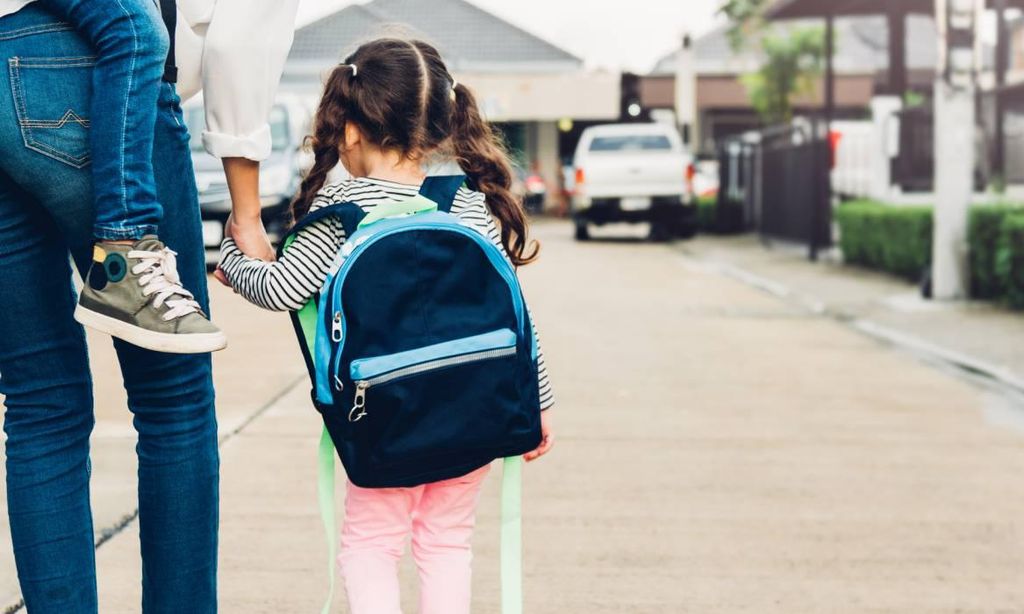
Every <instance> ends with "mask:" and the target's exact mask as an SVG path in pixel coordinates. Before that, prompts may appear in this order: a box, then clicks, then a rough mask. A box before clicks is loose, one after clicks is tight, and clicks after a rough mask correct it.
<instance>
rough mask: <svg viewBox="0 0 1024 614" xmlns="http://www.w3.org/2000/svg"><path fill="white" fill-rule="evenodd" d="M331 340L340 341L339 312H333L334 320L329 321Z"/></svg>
mask: <svg viewBox="0 0 1024 614" xmlns="http://www.w3.org/2000/svg"><path fill="white" fill-rule="evenodd" d="M331 341H334V342H335V343H340V342H341V312H340V311H335V312H334V320H333V321H332V322H331Z"/></svg>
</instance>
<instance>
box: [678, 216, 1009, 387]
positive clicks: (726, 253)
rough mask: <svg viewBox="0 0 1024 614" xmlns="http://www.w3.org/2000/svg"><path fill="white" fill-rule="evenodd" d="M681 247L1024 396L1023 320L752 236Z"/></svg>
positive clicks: (716, 265) (739, 275)
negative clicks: (924, 293)
mask: <svg viewBox="0 0 1024 614" xmlns="http://www.w3.org/2000/svg"><path fill="white" fill-rule="evenodd" d="M679 248H680V249H681V250H682V251H683V253H685V254H687V255H689V256H692V257H693V258H696V259H698V260H699V261H700V262H702V263H705V264H708V265H710V266H712V268H714V269H716V270H717V271H718V272H720V273H723V274H725V275H729V276H731V277H734V278H736V279H739V280H740V281H743V282H745V283H747V284H749V285H753V286H755V287H759V288H761V289H762V290H765V291H767V292H769V293H771V294H774V295H776V296H778V297H779V298H782V299H785V300H788V301H790V302H794V303H796V304H799V305H802V306H803V307H805V308H808V309H810V310H812V311H817V312H820V313H822V314H823V315H828V316H831V317H833V318H836V319H838V320H841V321H845V322H849V323H852V324H854V325H856V326H858V327H860V328H861V329H862V330H863V331H864V332H867V333H869V334H874V335H878V336H880V337H882V338H883V339H885V338H888V339H889V340H891V341H893V342H895V343H897V344H898V345H905V346H907V347H908V348H910V349H921V350H923V351H924V352H925V353H935V354H937V355H938V356H941V357H943V358H945V359H948V360H951V361H953V362H958V363H962V365H961V366H963V367H965V368H968V369H972V370H983V371H987V372H988V373H989V374H990V375H993V376H996V377H998V378H1000V379H1002V380H1003V381H1004V382H1005V383H1009V384H1012V385H1013V386H1014V387H1016V388H1018V389H1019V390H1020V391H1021V392H1024V313H1020V312H1013V311H1010V310H1008V309H1005V308H1002V307H1000V306H999V305H995V304H992V303H986V302H981V301H963V302H935V301H928V300H925V299H924V298H922V297H921V293H920V288H919V287H918V286H917V285H916V284H913V283H910V282H906V281H904V280H902V279H899V278H897V277H894V276H892V275H888V274H885V273H878V272H874V271H869V270H865V269H861V268H857V267H851V266H844V265H842V264H840V263H838V262H836V261H835V260H834V259H833V260H831V261H830V260H825V261H823V262H819V263H811V262H809V261H808V260H807V258H806V251H805V250H795V249H792V248H790V247H778V248H767V247H765V246H764V245H763V244H762V243H761V241H760V240H758V239H757V238H756V237H755V236H752V235H742V236H736V237H714V236H702V237H700V238H698V239H697V240H695V241H690V242H686V243H682V244H679Z"/></svg>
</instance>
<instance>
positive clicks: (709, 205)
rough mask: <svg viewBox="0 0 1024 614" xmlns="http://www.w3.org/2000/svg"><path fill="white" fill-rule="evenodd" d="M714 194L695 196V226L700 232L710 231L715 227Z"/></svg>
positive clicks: (715, 201) (715, 203)
mask: <svg viewBox="0 0 1024 614" xmlns="http://www.w3.org/2000/svg"><path fill="white" fill-rule="evenodd" d="M717 204H718V203H717V197H716V196H699V197H698V198H697V227H698V228H699V229H700V231H701V232H712V230H713V229H714V227H715V207H716V206H717Z"/></svg>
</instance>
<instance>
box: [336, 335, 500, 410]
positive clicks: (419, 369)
mask: <svg viewBox="0 0 1024 614" xmlns="http://www.w3.org/2000/svg"><path fill="white" fill-rule="evenodd" d="M515 354H516V348H515V346H512V347H507V348H498V349H495V350H484V351H482V352H473V353H472V354H462V355H461V356H449V357H447V358H439V359H437V360H431V361H430V362H424V363H421V364H418V365H411V366H408V367H403V368H401V369H396V370H394V371H391V372H390V373H384V374H383V375H378V376H376V377H371V378H368V379H364V380H360V381H358V382H356V396H355V400H354V402H353V404H352V409H351V410H350V411H349V412H348V421H349V422H359V420H361V419H362V418H363V417H364V416H366V391H367V390H369V389H370V387H372V386H380V385H381V384H387V383H389V382H393V381H395V380H397V379H402V378H405V377H411V376H413V375H419V374H421V373H426V372H428V371H434V370H437V369H446V368H448V367H457V366H461V365H466V364H470V363H474V362H480V361H484V360H493V359H495V358H504V357H506V356H515Z"/></svg>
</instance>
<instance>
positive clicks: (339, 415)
mask: <svg viewBox="0 0 1024 614" xmlns="http://www.w3.org/2000/svg"><path fill="white" fill-rule="evenodd" d="M464 182H465V177H463V176H461V175H459V176H450V177H431V178H428V179H427V180H426V181H425V182H424V184H423V187H422V189H421V191H420V194H419V195H418V196H416V197H414V198H412V199H409V200H407V201H403V202H396V203H392V204H388V205H380V206H378V207H376V208H374V209H373V210H371V212H370V214H369V215H367V213H366V212H365V211H363V210H362V208H360V207H359V206H358V205H357V204H355V203H337V204H333V205H329V206H326V207H322V208H320V209H318V210H316V211H314V212H312V213H310V214H309V215H307V216H306V217H305V218H303V219H302V220H301V221H300V222H299V223H298V224H297V225H296V226H295V228H293V229H292V230H291V231H290V233H289V236H287V237H286V238H285V240H284V241H283V242H282V252H284V251H287V246H288V245H289V244H290V243H291V240H292V239H293V238H294V235H295V233H297V232H298V231H300V230H301V229H303V228H305V227H307V226H308V225H309V224H312V223H314V222H316V221H318V220H321V219H323V218H325V217H328V216H336V217H337V218H339V219H340V220H341V221H342V224H343V226H344V227H345V234H346V237H347V240H346V243H345V245H344V246H343V247H342V250H341V253H340V254H339V255H338V258H337V260H336V262H335V266H334V267H333V270H332V273H331V274H330V276H329V277H328V279H327V281H326V283H325V285H324V287H323V290H322V291H321V294H320V296H319V298H318V299H317V300H316V301H314V302H313V303H311V304H310V305H307V306H306V307H305V308H303V309H302V310H300V311H299V312H296V313H295V314H293V322H294V324H295V327H296V332H297V334H298V337H299V341H300V346H301V347H302V348H303V355H304V357H305V358H306V363H307V366H308V367H309V369H310V373H311V376H312V378H313V382H314V389H313V403H314V405H315V407H316V409H317V411H319V412H320V414H321V416H322V417H323V421H324V426H325V431H324V435H323V437H322V440H321V480H320V483H321V493H320V497H321V507H322V510H323V511H324V521H325V526H326V527H327V530H328V534H329V536H330V537H329V538H330V539H331V542H332V543H331V549H330V550H331V565H332V566H333V547H334V543H333V542H334V537H333V533H334V510H333V468H334V459H333V456H334V450H337V454H338V456H339V457H340V458H341V462H342V464H343V465H344V467H345V471H346V473H347V475H348V477H349V479H350V480H351V481H352V482H353V483H354V484H356V485H357V486H362V487H365V488H386V487H403V486H418V485H421V484H426V483H430V482H436V481H439V480H445V479H450V478H454V477H458V476H462V475H465V474H467V473H469V472H471V471H474V470H476V469H479V468H480V467H483V466H484V465H487V464H489V463H490V462H491V461H493V460H494V459H497V458H507V459H509V460H508V461H507V462H506V465H505V484H504V486H503V504H502V506H503V515H504V516H505V517H504V519H503V530H502V533H503V536H502V539H503V561H502V562H503V603H504V604H505V608H504V611H506V612H513V611H518V609H517V608H516V606H515V602H516V601H519V600H521V596H517V595H516V593H518V592H519V590H518V588H517V587H516V586H515V585H516V583H517V580H516V578H513V577H509V576H510V575H515V576H518V569H517V568H518V566H519V561H518V558H519V557H518V554H517V552H518V548H517V547H515V546H516V544H513V543H510V540H516V541H518V539H519V530H520V529H519V512H518V506H519V502H518V499H519V485H518V480H519V464H518V461H519V456H520V455H522V454H524V453H526V452H528V451H530V450H533V449H534V448H536V447H537V446H538V445H539V444H540V441H541V430H540V400H539V390H538V381H537V342H536V339H535V337H534V334H533V328H532V325H531V323H530V317H529V314H528V312H527V309H526V303H525V301H524V299H523V293H522V290H521V289H520V287H519V281H518V278H517V277H516V272H515V269H514V268H513V266H512V264H511V263H510V262H509V261H508V260H507V259H506V258H505V256H504V255H503V254H502V252H501V250H500V249H498V248H497V247H496V246H495V245H494V244H493V243H491V241H490V240H489V239H488V238H487V237H485V236H484V235H483V234H481V233H480V232H479V231H478V230H476V229H474V228H472V227H469V226H467V225H466V224H464V223H463V222H462V221H461V220H459V218H457V217H456V216H454V215H452V214H451V213H450V211H451V207H452V203H453V201H454V198H455V193H456V192H457V191H458V189H459V187H461V186H462V185H463V183H464ZM325 457H326V458H325ZM328 464H329V469H328ZM510 478H511V479H513V480H515V482H514V483H512V482H510ZM328 489H329V490H328ZM510 515H511V516H512V517H511V518H510V517H509V516H510ZM508 549H514V550H515V553H510V552H508V551H507V550H508ZM506 559H509V560H506ZM509 567H512V568H511V569H510V568H509ZM331 577H332V579H333V573H332V575H331ZM332 585H333V580H332ZM505 602H507V603H505ZM520 607H521V606H520Z"/></svg>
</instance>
